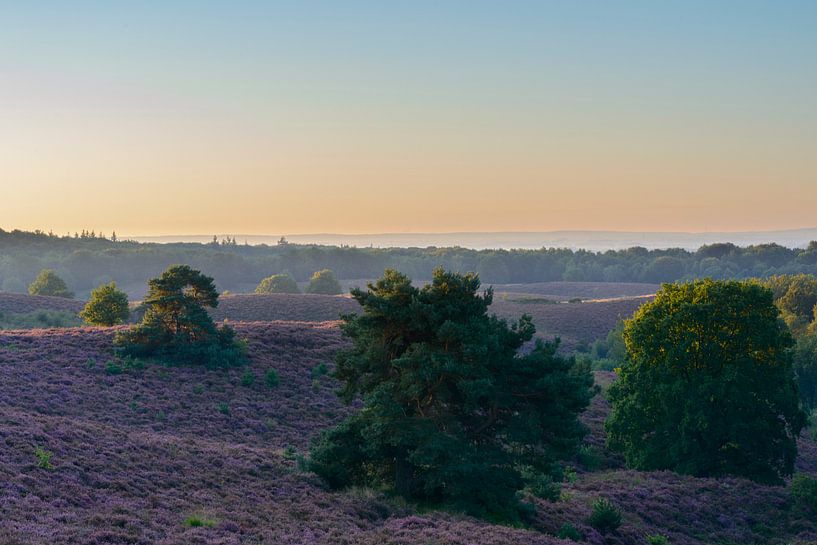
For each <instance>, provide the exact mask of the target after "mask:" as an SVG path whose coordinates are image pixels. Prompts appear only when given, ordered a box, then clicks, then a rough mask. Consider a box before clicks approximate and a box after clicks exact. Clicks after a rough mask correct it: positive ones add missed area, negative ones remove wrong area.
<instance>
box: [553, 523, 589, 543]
mask: <svg viewBox="0 0 817 545" xmlns="http://www.w3.org/2000/svg"><path fill="white" fill-rule="evenodd" d="M556 537H558V538H559V539H570V540H572V541H582V540H583V539H584V536H583V535H582V534H581V532H579V531H578V530H577V529H576V527H575V526H573V525H572V524H570V523H569V522H565V523H564V524H562V527H561V528H559V531H558V532H556Z"/></svg>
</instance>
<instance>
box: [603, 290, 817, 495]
mask: <svg viewBox="0 0 817 545" xmlns="http://www.w3.org/2000/svg"><path fill="white" fill-rule="evenodd" d="M624 340H625V343H626V345H627V352H628V358H627V362H626V363H625V364H624V366H623V368H622V370H621V373H620V376H619V379H618V380H617V381H616V382H614V383H613V385H612V386H611V387H610V389H609V393H608V395H609V398H610V401H611V402H612V404H613V410H612V413H611V415H610V417H609V418H608V420H607V424H606V428H607V432H608V445H609V446H610V447H611V448H613V449H614V450H617V451H620V452H622V453H623V454H624V456H625V458H626V460H627V463H628V465H629V466H630V467H633V468H637V469H644V470H654V469H672V470H675V471H678V472H680V473H687V474H692V475H697V476H720V475H727V474H731V475H739V476H744V477H748V478H751V479H754V480H757V481H760V482H764V483H779V482H781V480H782V478H783V477H784V476H786V475H790V474H791V472H792V467H793V464H794V459H795V457H796V455H797V444H796V438H797V436H798V434H799V433H800V430H801V429H802V427H803V426H804V424H805V414H804V413H803V411H801V410H800V407H799V399H798V395H797V386H796V384H795V381H794V373H793V371H792V364H791V354H790V351H789V348H790V347H791V345H792V339H791V336H790V335H789V333H788V331H787V329H786V327H785V325H784V324H782V322H781V321H780V320H779V319H778V310H777V308H776V307H775V306H774V303H773V299H772V292H771V291H769V290H768V289H766V288H763V287H761V286H759V285H757V284H751V283H747V282H734V281H731V282H729V281H713V280H701V281H696V282H693V283H688V284H665V285H664V286H663V287H662V289H661V290H660V291H659V293H658V294H657V296H656V299H655V300H654V301H653V302H651V303H648V304H646V305H644V306H643V307H641V309H639V311H638V312H637V313H636V314H635V316H634V317H633V319H632V320H629V321H628V322H627V323H626V326H625V329H624Z"/></svg>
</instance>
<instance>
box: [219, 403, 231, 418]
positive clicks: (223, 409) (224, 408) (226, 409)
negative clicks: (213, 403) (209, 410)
mask: <svg viewBox="0 0 817 545" xmlns="http://www.w3.org/2000/svg"><path fill="white" fill-rule="evenodd" d="M218 412H220V413H221V414H226V415H229V414H230V406H229V405H228V404H227V403H223V402H222V403H219V404H218Z"/></svg>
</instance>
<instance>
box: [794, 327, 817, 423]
mask: <svg viewBox="0 0 817 545" xmlns="http://www.w3.org/2000/svg"><path fill="white" fill-rule="evenodd" d="M794 374H795V376H796V377H797V388H798V390H799V391H800V399H801V400H802V401H803V406H804V407H805V408H806V409H808V410H810V411H814V410H817V335H804V336H802V337H800V338H799V339H797V345H796V346H795V347H794Z"/></svg>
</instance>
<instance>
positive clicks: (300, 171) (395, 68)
mask: <svg viewBox="0 0 817 545" xmlns="http://www.w3.org/2000/svg"><path fill="white" fill-rule="evenodd" d="M171 4H172V5H171ZM816 211H817V2H814V1H812V0H802V1H779V2H772V1H764V2H755V1H747V0H734V1H714V0H708V1H689V0H683V1H682V0H677V1H672V2H671V1H661V2H659V1H654V0H651V1H624V0H623V1H620V2H611V1H609V0H604V1H573V0H570V1H568V0H565V1H562V2H547V1H542V0H539V1H531V2H522V1H507V2H495V1H479V0H469V1H465V0H462V1H454V0H449V1H443V0H437V1H418V0H413V1H410V2H409V1H405V2H391V1H389V2H386V1H375V0H372V1H365V2H364V1H337V0H334V1H324V2H318V1H314V2H313V1H292V2H272V1H266V2H261V1H258V2H251V1H231V2H203V1H196V2H181V1H175V2H164V1H162V2H152V1H140V2H118V1H106V2H82V1H76V2H63V1H60V2H56V1H55V2H2V1H0V228H4V229H7V230H8V229H12V228H25V229H34V228H40V229H44V230H49V229H53V230H54V231H56V232H58V233H64V232H66V231H69V230H70V231H71V232H73V231H75V230H81V229H82V228H88V229H96V230H103V231H105V232H110V231H111V230H112V229H116V231H117V232H118V233H122V234H132V235H137V234H145V235H150V234H171V233H172V234H182V233H215V232H218V233H230V232H232V233H248V234H253V233H254V234H275V233H318V232H343V233H365V232H445V231H510V230H527V231H539V230H557V229H601V230H637V231H646V230H652V231H668V230H683V231H707V230H711V231H718V230H721V231H722V230H727V231H734V230H760V229H778V228H795V227H807V226H812V227H813V226H817V213H816Z"/></svg>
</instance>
